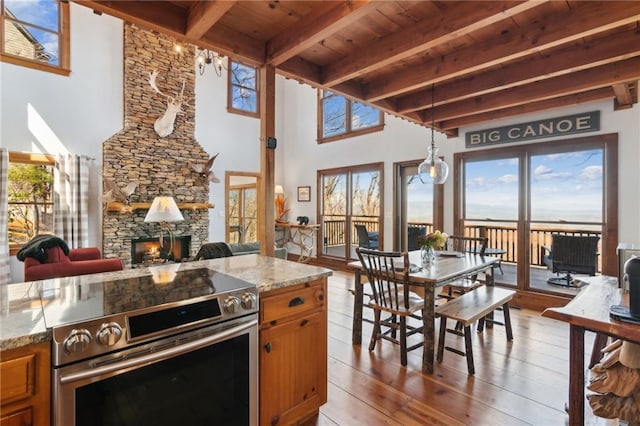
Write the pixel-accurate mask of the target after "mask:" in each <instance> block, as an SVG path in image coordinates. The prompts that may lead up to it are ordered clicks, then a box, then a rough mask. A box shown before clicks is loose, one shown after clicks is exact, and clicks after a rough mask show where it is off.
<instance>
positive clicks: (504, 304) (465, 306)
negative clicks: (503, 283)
mask: <svg viewBox="0 0 640 426" xmlns="http://www.w3.org/2000/svg"><path fill="white" fill-rule="evenodd" d="M515 294H516V292H515V291H513V290H507V289H504V288H498V287H494V286H482V287H480V288H477V289H475V290H472V291H470V292H468V293H465V294H463V295H462V296H460V297H457V298H455V299H453V300H451V301H449V302H447V303H444V304H442V305H440V306H438V307H436V310H435V312H436V315H438V316H440V339H439V341H438V355H437V360H438V362H442V357H443V354H444V350H445V349H446V350H448V351H451V352H453V353H456V354H458V355H462V356H466V357H467V369H468V370H469V374H474V373H475V368H474V365H473V351H472V349H471V325H472V324H473V323H474V322H476V321H478V320H479V322H478V332H482V330H483V328H484V323H485V321H486V322H487V323H488V324H501V325H504V326H505V329H506V331H507V340H513V333H512V331H511V318H510V316H509V301H510V300H511V299H513V296H514V295H515ZM500 307H501V308H502V311H503V313H504V324H502V323H499V322H497V321H494V320H493V311H495V310H496V309H498V308H500ZM449 318H450V319H452V320H455V321H457V322H458V323H459V324H460V325H461V326H462V328H463V329H464V332H461V331H459V330H455V329H448V328H447V319H449ZM447 332H450V333H453V334H456V335H458V336H464V346H465V351H464V352H462V351H460V350H458V349H455V348H451V347H448V346H446V347H445V345H444V341H445V336H446V333H447Z"/></svg>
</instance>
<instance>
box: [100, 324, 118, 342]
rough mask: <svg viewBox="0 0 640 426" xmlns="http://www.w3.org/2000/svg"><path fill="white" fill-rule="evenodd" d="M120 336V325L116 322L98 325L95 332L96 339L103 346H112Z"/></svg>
mask: <svg viewBox="0 0 640 426" xmlns="http://www.w3.org/2000/svg"><path fill="white" fill-rule="evenodd" d="M120 337H122V327H120V325H119V324H118V323H115V322H108V323H104V324H102V326H100V330H98V332H97V333H96V340H97V341H98V343H100V344H101V345H103V346H113V345H115V344H116V343H118V340H120Z"/></svg>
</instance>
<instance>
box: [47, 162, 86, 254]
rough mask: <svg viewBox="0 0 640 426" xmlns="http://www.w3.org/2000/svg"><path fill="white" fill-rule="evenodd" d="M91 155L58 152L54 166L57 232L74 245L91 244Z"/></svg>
mask: <svg viewBox="0 0 640 426" xmlns="http://www.w3.org/2000/svg"><path fill="white" fill-rule="evenodd" d="M90 161H91V159H89V158H88V157H86V156H79V155H72V154H67V155H62V154H60V155H58V158H57V159H56V164H55V169H54V186H53V189H54V197H55V201H54V217H55V233H56V235H57V236H58V237H60V238H62V239H63V240H65V241H66V242H67V244H68V245H69V247H70V248H79V247H87V246H88V245H89V234H88V229H87V227H88V224H89V162H90Z"/></svg>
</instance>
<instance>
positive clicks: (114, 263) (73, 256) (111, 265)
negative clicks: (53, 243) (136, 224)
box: [24, 247, 124, 281]
mask: <svg viewBox="0 0 640 426" xmlns="http://www.w3.org/2000/svg"><path fill="white" fill-rule="evenodd" d="M122 269H124V264H123V263H122V260H120V259H117V258H114V259H102V255H101V253H100V249H98V248H97V247H87V248H78V249H71V250H69V255H68V256H67V255H65V254H64V251H63V249H62V248H61V247H50V248H48V249H46V259H45V261H44V262H42V263H41V262H40V261H39V260H38V259H36V258H34V257H25V258H24V280H25V281H34V280H44V279H48V278H58V277H70V276H74V275H85V274H95V273H98V272H110V271H120V270H122Z"/></svg>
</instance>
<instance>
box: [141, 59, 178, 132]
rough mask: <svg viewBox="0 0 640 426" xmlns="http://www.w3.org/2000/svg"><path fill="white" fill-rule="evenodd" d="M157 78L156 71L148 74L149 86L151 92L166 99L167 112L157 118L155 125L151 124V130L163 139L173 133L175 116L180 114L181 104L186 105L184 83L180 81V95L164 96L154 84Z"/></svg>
mask: <svg viewBox="0 0 640 426" xmlns="http://www.w3.org/2000/svg"><path fill="white" fill-rule="evenodd" d="M157 77H158V71H157V70H154V71H152V72H150V73H149V85H150V86H151V88H152V89H153V90H155V91H156V92H158V93H160V94H161V95H162V96H164V97H165V98H167V110H166V111H165V112H164V114H162V116H161V117H159V118H158V119H157V120H156V121H155V123H154V124H153V130H155V131H156V133H157V134H158V136H160V137H161V138H164V137H166V136H169V135H170V134H171V133H173V124H174V123H175V121H176V115H177V114H178V113H179V112H181V108H182V104H186V102H185V98H184V86H185V81H184V80H182V89H181V90H180V93H178V94H177V95H176V96H175V97H173V96H169V95H165V94H164V93H162V91H161V90H160V89H158V85H157V84H156V78H157Z"/></svg>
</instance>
